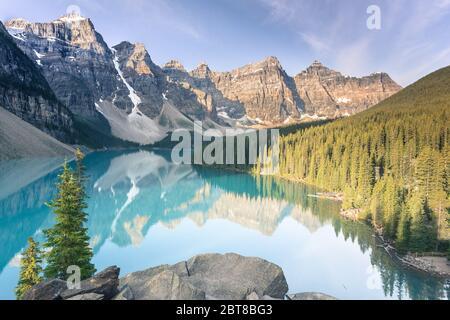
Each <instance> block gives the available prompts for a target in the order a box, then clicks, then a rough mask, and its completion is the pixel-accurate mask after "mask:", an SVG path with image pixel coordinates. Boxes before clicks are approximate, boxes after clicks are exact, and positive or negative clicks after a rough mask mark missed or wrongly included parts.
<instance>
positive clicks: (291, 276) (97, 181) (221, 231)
mask: <svg viewBox="0 0 450 320" xmlns="http://www.w3.org/2000/svg"><path fill="white" fill-rule="evenodd" d="M12 165H13V166H14V168H16V172H23V174H24V175H23V177H20V174H18V175H17V176H18V179H17V180H18V183H17V185H16V186H11V187H10V188H6V189H5V190H3V188H1V187H0V198H1V199H0V240H1V241H0V253H1V255H0V286H1V287H2V288H6V289H5V290H9V289H8V288H9V285H7V286H6V285H5V283H14V281H12V282H11V281H9V280H10V278H5V277H11V274H15V272H16V271H14V270H16V269H15V268H16V266H17V261H18V254H19V253H20V251H21V249H22V248H23V247H24V246H25V245H26V240H27V238H28V237H29V236H34V237H35V238H36V239H37V240H38V241H40V242H42V241H44V238H43V235H42V230H45V229H47V228H49V227H51V226H52V225H53V223H54V219H53V214H52V213H51V212H50V210H49V208H48V207H46V206H45V205H44V204H45V202H47V201H49V200H50V199H51V198H52V197H54V196H55V188H54V183H55V182H56V179H57V174H58V173H59V172H60V170H59V169H58V170H56V171H52V172H50V173H49V174H46V175H45V176H43V177H39V175H37V174H33V172H36V171H39V170H40V168H43V169H45V171H48V170H50V171H51V166H50V167H47V168H46V167H45V166H44V167H43V165H42V163H40V162H35V163H34V162H28V163H27V162H25V161H15V162H14V164H11V165H10V167H11V166H12ZM85 165H86V167H87V174H88V176H89V179H88V181H87V185H86V186H87V192H88V195H89V199H88V205H89V207H88V209H87V212H88V214H89V220H88V223H87V227H88V230H89V235H90V238H91V245H92V247H93V248H94V253H95V257H94V262H95V264H96V267H97V268H98V269H102V268H103V267H106V266H107V265H110V264H114V263H115V264H118V265H120V266H121V268H122V269H123V274H126V273H128V272H132V271H136V270H140V269H144V268H145V267H148V266H152V265H159V264H164V263H172V261H179V260H182V259H184V258H185V257H187V256H192V255H195V254H198V253H204V252H238V253H242V254H245V255H248V256H261V257H263V258H265V259H268V260H271V261H275V262H277V264H279V265H281V266H282V267H283V270H284V271H285V273H286V275H287V279H288V283H289V287H290V288H291V289H292V290H295V291H302V290H303V291H304V290H305V289H306V290H312V291H320V290H319V289H320V288H322V291H323V290H326V291H327V292H330V293H331V294H333V295H335V296H337V297H342V298H346V297H348V298H351V297H353V298H358V297H359V298H363V297H367V298H386V297H392V298H400V297H403V298H445V296H446V293H445V289H444V284H443V283H442V282H441V281H440V280H438V279H434V278H430V277H424V276H422V275H421V274H417V273H415V272H412V271H409V270H404V269H403V268H401V267H399V266H397V265H396V264H395V262H394V261H392V260H391V259H390V257H389V256H388V255H387V254H386V252H385V251H384V250H382V249H380V248H379V247H378V246H377V241H376V239H375V238H374V237H373V233H372V232H371V230H370V228H368V227H367V226H366V225H364V224H360V223H354V222H350V221H346V220H343V219H342V218H341V217H340V216H339V215H338V211H339V207H340V205H339V204H338V203H335V202H332V201H329V200H324V199H318V198H316V197H311V196H310V195H311V194H315V193H316V190H315V189H314V188H311V187H307V186H303V185H299V184H294V183H290V182H284V181H279V180H276V179H271V178H268V177H261V178H259V179H258V178H255V177H252V176H249V175H245V174H236V173H230V172H221V171H217V170H213V169H204V168H193V167H191V166H187V165H185V166H177V165H174V164H173V163H171V162H170V160H169V155H168V154H165V153H152V152H147V151H135V152H119V151H115V152H102V153H94V154H90V155H88V156H87V157H86V159H85ZM7 168H8V163H4V164H2V166H0V181H3V180H5V179H8V172H7V170H8V169H7ZM1 169H4V170H1ZM45 171H44V172H45ZM2 177H3V178H2ZM4 185H5V184H1V185H0V186H4ZM331 252H332V254H331ZM368 267H370V268H371V270H372V271H371V272H372V273H371V274H369V275H368V273H367V272H368V271H367V270H368V269H367V268H368ZM336 272H339V274H340V279H341V280H342V283H341V282H339V283H335V282H333V281H330V279H331V278H335V276H336ZM368 276H370V277H371V280H370V281H374V282H373V283H374V284H373V286H375V287H374V289H368V287H367V284H366V283H367V281H369V280H368V279H367V277H368ZM372 278H373V279H372ZM371 283H372V282H371ZM342 284H344V285H345V286H346V287H347V288H352V290H346V289H345V290H344V289H343V286H342ZM14 285H15V283H14ZM317 286H319V287H317ZM371 288H372V287H371ZM399 288H401V289H399ZM12 290H13V286H11V294H12V292H13V291H12ZM3 293H4V292H3ZM3 293H0V294H3ZM1 297H4V296H1Z"/></svg>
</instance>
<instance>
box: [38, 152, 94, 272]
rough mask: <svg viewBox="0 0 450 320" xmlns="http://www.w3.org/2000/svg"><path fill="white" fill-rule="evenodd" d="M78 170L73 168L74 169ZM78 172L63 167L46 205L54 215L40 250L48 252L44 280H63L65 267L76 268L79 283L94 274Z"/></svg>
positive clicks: (83, 197) (83, 198)
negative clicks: (47, 250)
mask: <svg viewBox="0 0 450 320" xmlns="http://www.w3.org/2000/svg"><path fill="white" fill-rule="evenodd" d="M77 161H78V160H77ZM80 166H81V165H80V164H77V168H80ZM78 170H79V169H77V171H78ZM80 172H81V171H78V174H74V172H73V171H72V170H71V169H70V167H69V165H68V163H67V162H66V163H65V164H64V167H63V172H62V173H61V175H60V176H59V183H58V185H57V188H58V194H57V196H56V199H54V200H53V201H52V202H51V203H50V204H49V206H50V207H51V208H52V209H53V212H54V213H55V215H56V224H55V225H54V226H53V228H51V229H48V230H45V231H44V234H45V235H46V237H47V242H46V243H45V245H44V246H45V247H46V248H48V249H49V252H48V253H47V255H46V258H47V267H46V268H45V276H46V277H47V278H60V279H64V278H65V277H66V275H67V274H66V272H67V268H68V267H69V266H78V267H79V268H80V270H81V278H82V279H86V278H89V277H91V276H92V275H93V274H94V273H95V271H96V270H95V267H94V265H93V264H92V263H91V259H92V257H93V253H92V249H91V248H90V246H89V236H88V233H87V228H85V226H84V224H85V223H86V221H87V214H86V213H85V212H84V210H85V209H86V208H87V205H86V202H85V197H86V196H85V191H84V187H83V184H82V181H83V178H82V177H81V176H79V174H80ZM81 173H82V172H81Z"/></svg>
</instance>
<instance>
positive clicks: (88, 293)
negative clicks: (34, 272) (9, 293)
mask: <svg viewBox="0 0 450 320" xmlns="http://www.w3.org/2000/svg"><path fill="white" fill-rule="evenodd" d="M119 273H120V269H119V268H118V267H109V268H107V269H105V270H104V271H102V272H100V273H97V274H96V275H95V276H93V277H92V278H89V279H87V280H84V281H82V282H81V284H80V289H68V288H67V282H66V281H63V280H59V279H52V280H48V281H44V282H42V283H40V284H38V285H36V286H34V287H33V288H31V289H30V290H29V291H28V292H27V293H26V294H25V296H24V297H23V300H110V299H112V298H113V297H115V296H116V295H117V294H119V290H118V287H119ZM124 294H126V293H124ZM127 296H129V295H127Z"/></svg>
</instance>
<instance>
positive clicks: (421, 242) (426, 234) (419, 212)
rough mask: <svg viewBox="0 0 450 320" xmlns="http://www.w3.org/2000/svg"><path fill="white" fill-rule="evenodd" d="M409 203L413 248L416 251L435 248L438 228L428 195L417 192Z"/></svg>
mask: <svg viewBox="0 0 450 320" xmlns="http://www.w3.org/2000/svg"><path fill="white" fill-rule="evenodd" d="M408 205H409V210H410V212H411V229H410V230H411V236H410V241H409V245H410V248H411V250H413V251H414V252H425V251H428V250H434V249H435V247H436V240H437V230H436V229H437V228H436V226H435V224H434V221H433V217H432V211H431V209H430V208H429V206H428V201H427V199H426V197H425V196H424V195H421V194H419V193H416V194H414V195H413V196H412V197H411V199H410V200H409V203H408Z"/></svg>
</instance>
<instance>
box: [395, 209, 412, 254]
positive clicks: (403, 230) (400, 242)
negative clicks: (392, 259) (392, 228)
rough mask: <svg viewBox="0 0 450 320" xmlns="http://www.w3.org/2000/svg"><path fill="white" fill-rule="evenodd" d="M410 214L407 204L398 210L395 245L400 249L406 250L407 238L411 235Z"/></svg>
mask: <svg viewBox="0 0 450 320" xmlns="http://www.w3.org/2000/svg"><path fill="white" fill-rule="evenodd" d="M410 227H411V215H410V213H409V209H408V206H406V205H403V206H402V208H401V210H400V219H399V221H398V226H397V236H396V238H397V241H396V244H397V247H398V248H399V249H400V250H401V251H406V250H407V249H408V247H409V240H410V236H411V232H410Z"/></svg>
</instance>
